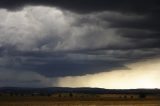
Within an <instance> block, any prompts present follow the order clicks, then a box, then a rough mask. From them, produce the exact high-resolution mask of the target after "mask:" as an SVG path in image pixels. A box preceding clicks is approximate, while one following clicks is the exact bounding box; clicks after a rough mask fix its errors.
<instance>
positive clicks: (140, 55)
mask: <svg viewBox="0 0 160 106" xmlns="http://www.w3.org/2000/svg"><path fill="white" fill-rule="evenodd" d="M83 2H84V1H83ZM5 3H7V2H5V1H4V4H5ZM17 5H19V4H17ZM3 6H4V5H3ZM9 7H10V6H9ZM145 8H146V7H145ZM71 10H72V9H71ZM100 10H101V9H100ZM75 11H78V10H75ZM82 11H85V10H82ZM90 11H93V12H89V13H88V12H87V13H86V14H79V13H77V12H75V13H74V12H71V11H68V10H64V9H59V8H55V7H47V6H25V7H24V8H23V9H21V10H18V11H7V10H5V9H1V10H0V15H1V16H0V33H1V34H0V67H1V70H3V69H4V70H9V71H7V72H8V74H7V75H3V74H5V73H6V72H4V71H0V72H1V75H0V76H6V78H7V79H9V81H8V82H11V80H13V83H14V82H17V85H23V86H24V85H25V84H27V85H28V84H29V83H31V82H33V83H32V85H33V84H35V83H37V84H38V85H37V86H43V85H45V84H47V85H48V86H51V82H52V80H53V79H52V78H51V77H54V78H55V77H59V76H79V75H85V74H93V73H99V72H102V71H111V70H113V69H115V68H124V69H126V68H127V67H125V64H128V63H133V62H137V61H140V60H143V59H147V58H153V57H157V58H159V52H160V50H159V47H160V45H159V31H158V30H155V28H154V27H153V26H152V27H149V25H150V24H151V22H152V21H151V20H150V19H154V17H150V15H148V14H146V11H145V14H136V13H134V12H133V13H132V12H131V13H130V14H128V13H123V12H121V11H120V12H119V11H110V9H107V10H105V9H104V11H94V10H90ZM44 14H45V15H44ZM148 20H150V22H149V25H148V24H147V23H146V22H147V21H148ZM158 22H159V21H158ZM145 24H147V27H146V26H145ZM154 24H155V21H153V23H152V25H154ZM155 27H156V28H157V29H158V25H157V26H155ZM153 29H154V30H153ZM15 70H16V71H15ZM9 73H10V74H13V73H14V74H18V76H25V75H26V76H30V75H33V76H30V77H32V78H30V80H28V78H24V79H23V78H22V77H21V78H20V79H17V78H15V77H14V78H12V77H11V76H9V75H10V74H9ZM4 80H5V79H1V82H4ZM49 80H51V82H50V81H49ZM53 82H54V81H53ZM4 83H5V82H4ZM13 83H12V85H13ZM9 84H10V83H9ZM9 84H8V85H9ZM54 84H56V81H55V82H54ZM4 85H5V84H4ZM47 85H46V86H47Z"/></svg>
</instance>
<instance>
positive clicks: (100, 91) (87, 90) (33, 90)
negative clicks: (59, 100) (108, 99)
mask: <svg viewBox="0 0 160 106" xmlns="http://www.w3.org/2000/svg"><path fill="white" fill-rule="evenodd" d="M0 93H87V94H105V93H109V94H119V93H123V94H129V93H131V94H132V93H133V94H136V93H138V94H139V93H145V94H157V93H159V94H160V89H127V90H125V89H119V90H118V89H116V90H115V89H101V88H61V87H49V88H25V87H1V88H0Z"/></svg>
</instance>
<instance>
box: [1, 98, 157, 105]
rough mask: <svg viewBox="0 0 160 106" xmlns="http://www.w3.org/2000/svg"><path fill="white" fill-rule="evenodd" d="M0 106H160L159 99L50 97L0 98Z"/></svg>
mask: <svg viewBox="0 0 160 106" xmlns="http://www.w3.org/2000/svg"><path fill="white" fill-rule="evenodd" d="M0 106H160V100H159V99H132V100H131V99H102V100H100V99H99V100H98V99H97V100H96V99H92V100H89V99H88V100H87V99H86V100H85V99H69V98H68V99H67V98H66V99H64V98H63V99H56V98H52V97H1V98H0Z"/></svg>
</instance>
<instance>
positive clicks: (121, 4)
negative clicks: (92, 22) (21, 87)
mask: <svg viewBox="0 0 160 106" xmlns="http://www.w3.org/2000/svg"><path fill="white" fill-rule="evenodd" d="M25 5H47V6H58V7H62V8H65V9H69V10H71V11H76V12H81V13H86V12H94V11H105V10H115V11H123V12H136V13H144V12H145V13H147V12H151V11H154V10H157V8H159V1H158V0H152V1H151V0H141V1H139V0H132V1H131V0H121V1H119V0H14V1H10V0H1V1H0V6H1V7H2V8H7V9H17V8H19V7H23V6H25Z"/></svg>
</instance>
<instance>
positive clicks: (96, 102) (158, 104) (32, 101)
mask: <svg viewBox="0 0 160 106" xmlns="http://www.w3.org/2000/svg"><path fill="white" fill-rule="evenodd" d="M0 106H160V90H159V89H152V90H147V89H135V90H105V89H91V88H78V89H71V88H45V89H31V88H1V89H0Z"/></svg>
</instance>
